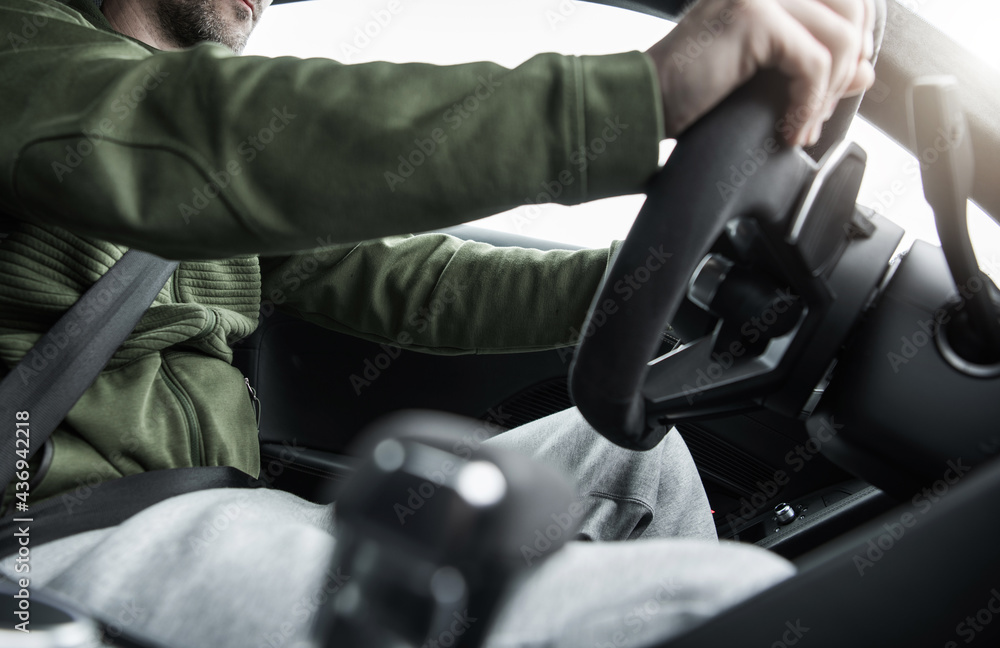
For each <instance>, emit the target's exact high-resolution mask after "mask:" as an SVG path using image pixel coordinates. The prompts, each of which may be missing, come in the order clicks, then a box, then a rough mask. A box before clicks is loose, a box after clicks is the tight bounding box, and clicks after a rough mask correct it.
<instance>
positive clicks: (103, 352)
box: [0, 249, 177, 493]
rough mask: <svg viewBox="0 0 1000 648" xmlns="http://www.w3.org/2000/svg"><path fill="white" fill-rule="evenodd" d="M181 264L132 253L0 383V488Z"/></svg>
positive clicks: (39, 444) (46, 435)
mask: <svg viewBox="0 0 1000 648" xmlns="http://www.w3.org/2000/svg"><path fill="white" fill-rule="evenodd" d="M176 268H177V262H176V261H166V260H164V259H161V258H159V257H157V256H153V255H152V254H149V253H147V252H141V251H139V250H131V249H130V250H127V251H126V252H125V254H124V255H123V256H122V258H121V259H119V260H118V262H116V263H115V264H114V265H112V266H111V268H110V269H109V270H108V271H107V272H106V273H105V274H104V276H102V277H101V278H100V279H98V280H97V282H96V283H95V284H94V285H92V286H91V287H90V288H89V289H88V290H87V291H86V292H85V293H84V294H83V296H81V297H80V299H78V300H77V302H76V303H75V304H73V306H72V307H70V309H69V310H68V311H66V312H65V313H64V314H63V316H62V317H60V318H59V321H57V322H56V324H55V326H53V327H52V328H51V329H49V330H48V332H46V333H45V334H44V335H43V336H42V337H41V338H39V340H38V341H37V342H36V343H35V345H34V346H33V347H31V350H30V351H28V353H27V354H26V355H25V356H24V357H23V358H22V359H21V361H20V362H19V363H18V364H17V366H15V367H14V368H13V369H12V370H11V371H10V373H8V374H7V376H6V377H5V378H4V379H3V381H2V382H0V430H2V432H0V493H3V492H6V490H7V486H8V485H9V484H10V482H11V481H12V480H13V479H14V476H15V473H19V472H21V470H23V469H25V468H26V466H27V461H28V460H29V459H30V458H31V457H32V456H34V454H35V452H37V451H38V449H39V448H41V447H42V446H43V445H44V444H45V442H46V441H47V440H48V438H49V437H50V436H51V435H52V432H53V431H55V429H56V426H57V425H59V423H60V422H62V420H63V419H64V418H66V414H68V413H69V411H70V409H72V408H73V405H75V404H76V402H77V401H78V400H79V399H80V397H81V396H82V395H83V393H84V392H85V391H87V389H88V388H89V387H90V385H91V384H93V382H94V381H95V380H96V379H97V375H98V374H99V373H100V372H101V370H102V369H103V368H104V366H105V365H106V364H107V363H108V360H109V359H111V356H112V355H113V354H114V352H115V350H116V349H118V347H120V346H121V345H122V343H123V342H124V341H125V338H127V337H128V335H129V333H131V332H132V329H134V328H135V325H136V324H137V323H138V322H139V320H140V319H141V318H142V315H143V313H145V312H146V310H147V309H148V308H149V306H150V304H152V303H153V300H154V299H156V296H157V295H158V294H159V292H160V289H161V288H163V286H164V284H166V282H167V279H168V278H169V277H170V275H171V274H173V272H174V270H175V269H176ZM22 461H23V462H24V463H21V462H22Z"/></svg>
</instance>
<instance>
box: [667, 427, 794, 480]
mask: <svg viewBox="0 0 1000 648" xmlns="http://www.w3.org/2000/svg"><path fill="white" fill-rule="evenodd" d="M677 429H678V430H680V433H681V436H682V437H684V441H685V443H687V446H688V449H689V450H690V451H691V456H692V457H693V458H694V462H695V464H696V465H697V466H698V471H699V472H700V473H701V474H702V479H705V480H707V478H711V479H712V480H713V481H715V482H716V483H718V484H721V485H723V486H726V487H728V488H729V489H731V490H732V491H733V492H734V493H735V494H736V495H738V496H742V497H750V496H751V495H753V494H754V493H756V492H757V491H759V490H760V486H758V483H765V482H770V481H773V480H774V473H775V469H774V468H773V467H771V466H769V465H767V464H766V463H764V462H762V461H760V460H759V459H757V458H756V457H753V456H751V455H749V454H747V453H746V452H744V451H743V450H740V449H739V448H737V447H735V446H733V445H731V444H729V443H727V442H726V441H723V440H722V439H720V438H719V437H717V436H716V435H714V434H712V433H711V432H709V431H707V430H705V429H703V428H701V427H698V426H697V425H695V424H692V423H682V424H681V425H679V426H677Z"/></svg>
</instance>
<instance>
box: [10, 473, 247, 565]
mask: <svg viewBox="0 0 1000 648" xmlns="http://www.w3.org/2000/svg"><path fill="white" fill-rule="evenodd" d="M266 485H267V484H266V483H265V482H263V481H261V480H258V479H255V478H254V477H251V476H250V475H248V474H246V473H245V472H242V471H240V470H237V469H236V468H233V467H231V466H202V467H197V468H168V469H166V470H152V471H149V472H144V473H138V474H136V475H129V476H127V477H122V478H120V479H112V480H110V481H105V482H101V483H99V484H96V485H94V486H90V487H89V488H90V492H88V493H87V494H86V496H85V497H78V496H77V495H76V494H74V493H65V494H63V495H62V496H60V497H50V498H49V499H47V500H45V501H44V502H41V503H40V504H38V505H36V506H32V507H31V510H30V511H28V512H27V513H18V512H15V513H13V514H12V515H8V516H6V517H4V518H3V519H0V557H3V556H7V555H10V554H12V553H14V552H16V551H17V550H18V535H17V533H18V532H19V530H21V531H23V530H25V529H30V534H31V544H32V546H37V545H41V544H43V543H46V542H51V541H53V540H59V539H60V538H66V537H69V536H71V535H75V534H77V533H84V532H86V531H94V530H96V529H106V528H108V527H113V526H117V525H119V524H121V523H122V522H124V521H125V520H127V519H128V518H130V517H132V516H133V515H135V514H136V513H139V512H141V511H143V510H145V509H147V508H149V507H150V506H153V505H154V504H158V503H160V502H162V501H164V500H167V499H170V498H171V497H175V496H177V495H184V494H185V493H193V492H195V491H201V490H208V489H210V488H261V487H265V486H266ZM21 535H22V536H23V535H24V534H23V533H22V534H21Z"/></svg>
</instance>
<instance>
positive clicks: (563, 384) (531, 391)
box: [483, 378, 573, 428]
mask: <svg viewBox="0 0 1000 648" xmlns="http://www.w3.org/2000/svg"><path fill="white" fill-rule="evenodd" d="M572 406H573V401H571V400H570V397H569V386H568V383H567V381H566V379H565V378H553V379H551V380H546V381H544V382H540V383H538V384H536V385H532V386H531V387H528V388H527V389H522V390H521V391H519V392H518V393H516V394H514V395H513V396H511V397H510V398H508V399H507V400H505V401H504V402H502V403H500V405H499V406H498V407H499V408H503V413H504V414H505V415H506V416H507V418H505V419H504V425H506V426H507V427H508V428H514V427H517V426H519V425H524V424H525V423H531V422H532V421H535V420H538V419H540V418H543V417H545V416H548V415H549V414H555V413H556V412H561V411H563V410H564V409H567V408H569V407H572ZM483 418H485V416H484V417H483Z"/></svg>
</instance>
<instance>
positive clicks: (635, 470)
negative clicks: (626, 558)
mask: <svg viewBox="0 0 1000 648" xmlns="http://www.w3.org/2000/svg"><path fill="white" fill-rule="evenodd" d="M487 443H489V444H491V445H496V446H498V447H503V448H507V449H510V450H514V451H516V452H519V453H521V454H524V455H527V456H530V457H532V458H534V459H536V460H538V461H540V462H543V463H545V464H547V465H549V466H552V467H554V468H557V469H559V470H561V471H562V472H563V473H565V474H566V475H567V477H569V478H570V480H571V481H573V482H574V483H575V484H576V487H577V490H578V492H579V494H580V496H581V498H582V503H583V505H584V506H583V509H584V511H585V512H584V514H583V515H580V516H579V518H580V519H579V520H576V522H579V523H580V524H581V528H580V531H581V534H582V536H583V537H586V538H588V539H591V540H627V539H632V538H637V537H643V538H659V537H677V536H681V537H692V538H702V539H712V540H714V539H716V533H715V522H714V520H713V519H712V514H711V508H710V506H709V503H708V498H707V496H706V495H705V489H704V486H703V485H702V483H701V478H700V477H699V476H698V470H697V468H696V467H695V465H694V461H693V460H692V459H691V454H690V453H689V452H688V449H687V446H686V445H685V444H684V440H683V439H682V438H681V436H680V434H679V433H678V432H677V430H672V431H671V432H670V433H669V434H667V435H666V437H664V439H663V441H662V442H660V444H659V445H657V446H656V447H655V448H653V449H651V450H647V451H645V452H637V451H634V450H626V449H624V448H620V447H618V446H616V445H614V444H613V443H611V442H610V441H608V440H607V439H605V438H604V437H603V436H601V435H600V434H598V433H597V432H596V431H595V430H594V428H593V427H591V426H590V424H588V423H587V422H586V420H584V418H583V416H582V415H581V414H580V411H579V410H578V409H576V408H575V407H574V408H571V409H568V410H564V411H562V412H558V413H556V414H553V415H551V416H547V417H545V418H542V419H539V420H537V421H534V422H532V423H528V424H527V425H522V426H521V427H518V428H515V429H513V430H510V431H508V432H505V433H503V434H501V435H499V436H497V437H494V438H492V439H490V440H489V441H488V442H487ZM574 510H578V508H577V507H574Z"/></svg>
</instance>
